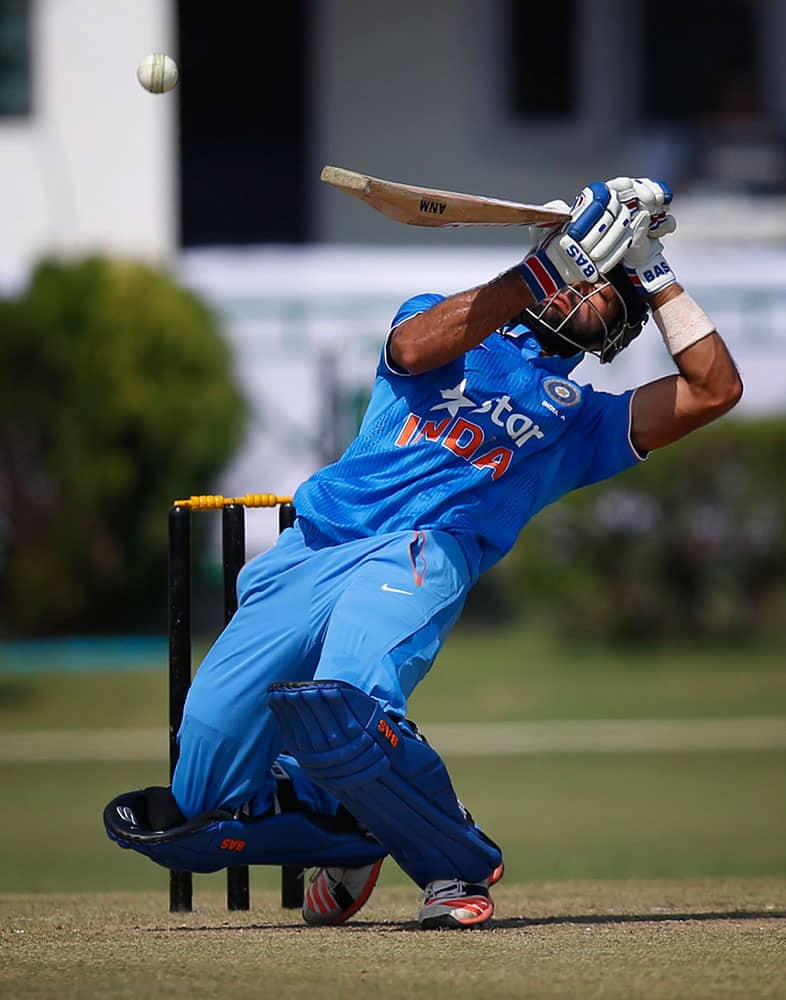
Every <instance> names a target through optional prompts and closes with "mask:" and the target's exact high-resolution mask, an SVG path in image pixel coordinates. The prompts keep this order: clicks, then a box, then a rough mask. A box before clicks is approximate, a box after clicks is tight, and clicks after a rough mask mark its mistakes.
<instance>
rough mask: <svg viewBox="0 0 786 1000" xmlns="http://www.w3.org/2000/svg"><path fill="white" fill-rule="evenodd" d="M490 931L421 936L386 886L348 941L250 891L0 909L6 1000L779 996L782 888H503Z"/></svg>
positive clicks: (785, 966)
mask: <svg viewBox="0 0 786 1000" xmlns="http://www.w3.org/2000/svg"><path fill="white" fill-rule="evenodd" d="M494 895H495V899H496V901H497V916H496V918H495V921H494V923H493V927H492V929H490V930H479V931H471V932H446V931H441V932H430V933H427V932H423V931H420V930H419V928H418V926H417V923H416V921H415V917H416V914H417V909H418V903H419V899H418V894H417V891H413V890H411V889H406V888H396V887H390V888H386V887H380V888H379V889H378V890H377V892H376V893H375V895H374V896H373V897H372V899H371V900H370V901H369V903H368V904H367V906H366V907H365V908H364V909H363V910H362V911H361V912H360V913H359V914H358V915H357V917H356V918H355V919H354V920H352V921H351V922H350V923H348V924H347V925H345V926H343V927H337V928H329V929H320V928H308V927H305V926H304V925H303V924H302V923H301V921H300V919H299V914H298V913H296V912H291V911H284V910H281V909H280V908H279V906H278V900H277V896H276V894H275V893H272V892H266V893H263V892H258V893H255V894H254V898H253V900H252V905H253V909H252V910H251V911H249V912H248V913H240V914H238V913H228V912H227V911H226V909H225V908H224V905H223V899H222V898H221V897H220V896H218V895H214V894H210V895H202V896H201V897H198V896H197V897H195V906H196V909H195V911H194V913H192V914H174V915H170V914H169V913H168V912H167V898H166V895H165V893H154V894H143V893H138V894H133V893H128V894H123V895H73V896H66V895H51V896H45V895H39V896H21V895H5V896H0V997H2V998H4V1000H16V998H26V1000H27V998H75V997H79V998H82V997H85V998H88V997H89V998H99V997H100V998H107V997H112V998H113V1000H121V998H127V997H133V998H137V997H139V998H142V997H144V998H147V997H151V996H157V997H166V998H168V1000H169V998H172V1000H174V998H180V997H189V998H195V997H229V996H237V995H244V996H248V997H283V998H289V997H304V998H306V997H307V998H309V1000H314V998H325V997H328V998H329V997H352V998H353V1000H361V998H364V997H367V996H368V997H372V996H374V997H377V996H381V995H384V996H386V997H393V996H401V997H413V998H420V997H424V998H428V1000H434V998H435V997H444V996H449V997H451V1000H456V998H465V997H466V998H480V997H482V998H485V1000H488V998H496V997H517V998H518V997H533V998H542V997H570V998H603V1000H607V998H620V1000H622V998H624V1000H631V998H664V1000H666V998H668V1000H675V998H680V997H691V998H694V1000H695V998H704V997H706V998H712V1000H719V998H726V997H735V998H740V1000H753V998H757V997H778V998H781V997H786V879H766V878H757V879H715V880H692V881H691V880H683V881H678V882H677V881H671V882H670V881H658V882H574V883H554V884H543V883H539V884H533V885H521V886H515V885H509V886H506V885H504V884H503V885H501V886H499V887H498V888H497V890H496V891H495V894H494Z"/></svg>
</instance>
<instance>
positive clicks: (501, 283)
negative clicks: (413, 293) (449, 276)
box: [389, 270, 534, 375]
mask: <svg viewBox="0 0 786 1000" xmlns="http://www.w3.org/2000/svg"><path fill="white" fill-rule="evenodd" d="M533 301H534V298H533V295H532V293H531V292H530V291H529V289H528V288H527V286H526V285H525V284H524V282H523V281H522V280H521V277H520V275H519V274H518V272H517V271H515V270H511V271H506V272H505V273H504V274H501V275H500V276H499V277H498V278H495V279H494V280H493V281H489V282H488V283H487V284H485V285H480V286H478V287H477V288H470V289H468V290H467V291H465V292H457V293H456V294H455V295H451V296H450V297H449V298H447V299H444V300H443V301H442V302H438V303H437V304H436V305H435V306H432V307H431V309H428V310H427V311H426V312H424V313H420V314H419V315H417V316H413V317H412V318H411V319H408V320H407V321H406V322H404V323H402V324H401V326H399V327H398V328H397V329H396V330H395V331H394V332H393V335H392V337H391V339H390V348H389V350H390V356H391V359H392V360H393V362H394V363H395V364H396V365H398V366H400V367H401V368H403V369H404V370H406V371H408V372H411V373H412V374H413V375H419V374H421V373H422V372H427V371H431V370H432V369H434V368H439V367H441V366H442V365H446V364H449V363H450V362H451V361H454V360H455V359H456V358H458V357H460V356H461V355H462V354H464V353H466V352H467V351H469V350H471V349H472V348H473V347H477V345H478V344H480V343H481V342H482V341H483V340H485V339H486V337H488V336H489V334H491V333H493V332H494V330H496V329H497V328H498V327H500V326H502V325H503V324H504V323H507V322H508V321H509V320H511V319H512V318H513V317H514V316H517V315H518V314H519V313H520V312H521V311H522V310H523V309H526V308H527V306H530V305H532V303H533Z"/></svg>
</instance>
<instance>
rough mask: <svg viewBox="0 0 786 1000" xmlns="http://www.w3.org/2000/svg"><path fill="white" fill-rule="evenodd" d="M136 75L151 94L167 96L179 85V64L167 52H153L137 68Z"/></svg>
mask: <svg viewBox="0 0 786 1000" xmlns="http://www.w3.org/2000/svg"><path fill="white" fill-rule="evenodd" d="M136 75H137V79H138V80H139V82H140V83H141V84H142V86H143V87H144V88H145V90H149V91H150V93H151V94H165V93H166V92H167V91H168V90H171V89H172V88H173V87H174V86H175V84H176V83H177V63H176V62H175V60H174V59H173V58H172V57H171V56H168V55H167V54H166V53H165V52H151V53H150V55H149V56H146V57H145V58H144V59H143V60H142V62H141V63H140V64H139V65H138V66H137V68H136Z"/></svg>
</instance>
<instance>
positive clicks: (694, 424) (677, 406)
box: [632, 284, 742, 451]
mask: <svg viewBox="0 0 786 1000" xmlns="http://www.w3.org/2000/svg"><path fill="white" fill-rule="evenodd" d="M681 294H683V289H682V287H681V286H680V285H676V284H674V285H670V286H669V287H668V288H666V289H663V290H662V291H661V292H658V293H656V294H655V295H652V296H650V304H651V305H652V307H653V309H654V310H657V309H661V308H662V307H663V306H664V305H666V303H668V302H671V301H675V300H677V299H678V297H679V296H680V295H681ZM691 301H692V300H691ZM679 315H680V312H679V311H677V312H676V313H675V312H673V311H672V313H671V314H670V315H669V316H668V323H666V324H665V326H666V330H665V332H664V329H663V328H664V323H663V320H662V317H661V322H660V323H659V324H658V325H659V326H660V327H661V332H663V333H664V340H666V343H667V347H668V346H669V342H670V341H671V346H672V347H673V346H675V345H676V347H679V346H680V343H681V340H680V338H681V336H683V334H684V332H685V331H684V329H683V328H681V327H680V324H679V323H678V322H676V320H677V319H678V317H679ZM702 316H704V314H703V313H702ZM690 323H691V313H690V312H688V313H686V325H687V326H690ZM700 323H704V324H705V326H704V328H703V327H702V326H701V325H700ZM711 327H712V324H711V322H710V321H709V320H708V318H707V317H704V319H700V322H699V321H697V326H696V331H695V333H694V335H695V336H698V334H702V333H703V335H702V336H698V339H695V340H693V342H692V343H689V344H688V346H687V347H685V348H684V349H682V350H676V351H673V352H672V357H673V359H674V363H675V365H676V366H677V370H678V374H676V375H669V376H667V377H666V378H662V379H658V380H657V381H656V382H651V383H649V384H648V385H646V386H642V387H641V388H639V389H638V390H637V391H636V395H635V396H634V400H633V426H632V434H633V440H634V443H635V444H636V446H637V447H638V448H639V449H641V450H643V451H652V450H654V449H655V448H662V447H664V446H665V445H668V444H671V443H672V442H673V441H677V440H679V439H680V438H681V437H684V436H685V435H686V434H689V433H690V432H691V431H694V430H696V429H697V428H699V427H703V426H704V425H705V424H708V423H710V422H711V421H713V420H715V419H717V418H718V417H720V416H722V415H723V414H724V413H727V412H728V411H729V410H730V409H731V408H732V407H733V406H734V405H735V404H736V403H737V401H738V400H739V399H740V396H741V395H742V381H741V379H740V376H739V372H738V371H737V366H736V365H735V364H734V360H733V359H732V357H731V355H730V354H729V351H728V348H727V347H726V344H725V343H724V342H723V339H722V338H721V337H720V335H719V334H718V333H717V332H716V331H715V330H714V329H712V328H711ZM704 329H706V330H707V332H703V331H704ZM688 339H690V336H689V337H688Z"/></svg>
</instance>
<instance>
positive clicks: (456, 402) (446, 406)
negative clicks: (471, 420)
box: [431, 378, 478, 417]
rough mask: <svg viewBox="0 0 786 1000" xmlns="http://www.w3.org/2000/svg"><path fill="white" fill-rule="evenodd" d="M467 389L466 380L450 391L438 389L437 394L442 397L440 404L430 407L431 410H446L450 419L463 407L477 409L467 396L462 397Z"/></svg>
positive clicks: (472, 400)
mask: <svg viewBox="0 0 786 1000" xmlns="http://www.w3.org/2000/svg"><path fill="white" fill-rule="evenodd" d="M466 388H467V380H466V379H465V378H463V379H462V380H461V381H460V382H459V384H458V385H456V386H454V387H453V388H452V389H440V390H439V394H440V396H442V402H441V403H437V404H436V405H434V406H432V407H431V409H432V410H447V411H448V413H449V414H450V416H451V417H455V416H456V414H457V413H458V411H459V410H460V409H462V408H463V407H467V406H468V407H471V408H475V409H476V408H477V405H478V404H477V403H476V402H475V400H474V399H470V398H469V396H465V395H464V390H465V389H466Z"/></svg>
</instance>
